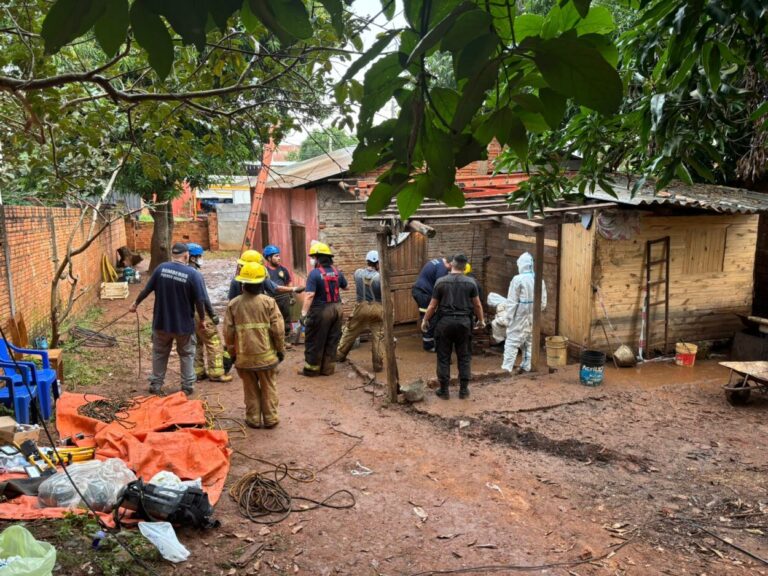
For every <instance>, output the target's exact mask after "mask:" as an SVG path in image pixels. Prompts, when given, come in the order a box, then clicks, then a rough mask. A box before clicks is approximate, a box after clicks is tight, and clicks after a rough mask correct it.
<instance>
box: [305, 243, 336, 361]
mask: <svg viewBox="0 0 768 576" xmlns="http://www.w3.org/2000/svg"><path fill="white" fill-rule="evenodd" d="M309 256H310V265H311V268H312V271H311V272H310V273H309V275H308V276H307V287H306V292H305V294H304V304H303V305H302V307H301V318H300V322H301V323H302V325H303V326H304V327H305V339H304V368H303V369H301V370H300V371H299V373H300V374H303V375H305V376H321V375H322V376H330V375H331V374H333V373H334V371H335V370H336V349H337V348H338V347H339V340H340V339H341V327H342V319H343V312H342V308H341V295H340V293H339V290H340V289H343V290H346V288H347V279H346V278H345V277H344V274H343V273H342V272H341V271H340V270H338V269H336V268H335V267H334V266H333V252H332V251H331V248H330V247H329V246H328V245H327V244H323V243H322V242H317V243H315V244H313V245H312V247H311V248H310V249H309Z"/></svg>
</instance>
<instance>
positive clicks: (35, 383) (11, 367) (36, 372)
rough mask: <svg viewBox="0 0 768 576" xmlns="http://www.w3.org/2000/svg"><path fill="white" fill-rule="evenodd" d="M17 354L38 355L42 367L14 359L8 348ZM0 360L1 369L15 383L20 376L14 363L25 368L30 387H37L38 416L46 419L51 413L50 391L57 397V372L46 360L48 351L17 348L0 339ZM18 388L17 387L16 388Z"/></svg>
mask: <svg viewBox="0 0 768 576" xmlns="http://www.w3.org/2000/svg"><path fill="white" fill-rule="evenodd" d="M9 348H10V350H11V351H12V352H16V353H17V354H26V355H29V356H40V358H41V359H42V361H43V367H42V368H38V367H37V366H35V363H34V362H26V361H14V360H13V358H11V355H10V353H9V351H8V349H9ZM0 362H2V363H3V366H2V368H3V371H4V372H5V375H6V376H10V377H11V378H12V379H13V380H14V382H15V383H16V384H20V383H21V382H22V376H21V375H20V374H19V373H18V372H19V371H18V370H17V369H16V365H17V364H18V366H19V368H22V369H23V368H26V369H27V370H28V371H29V373H28V378H29V383H30V386H31V387H34V388H35V389H37V391H38V392H37V398H38V402H39V404H40V414H39V416H40V417H41V418H42V419H43V420H48V419H49V418H50V417H51V414H52V413H53V404H52V402H51V392H53V393H54V396H55V397H56V398H57V399H58V397H59V394H58V391H59V390H58V386H57V385H56V380H57V374H56V370H53V369H51V364H50V362H49V361H48V352H46V351H45V350H32V349H27V348H18V347H17V346H14V345H13V344H11V343H9V342H6V341H5V340H2V339H0ZM16 389H18V388H16Z"/></svg>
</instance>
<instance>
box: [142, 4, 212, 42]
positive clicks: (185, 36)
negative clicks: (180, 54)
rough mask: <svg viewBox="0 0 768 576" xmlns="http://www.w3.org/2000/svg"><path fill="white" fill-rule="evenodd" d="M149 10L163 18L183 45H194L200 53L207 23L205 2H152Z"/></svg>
mask: <svg viewBox="0 0 768 576" xmlns="http://www.w3.org/2000/svg"><path fill="white" fill-rule="evenodd" d="M151 10H152V11H153V12H155V13H157V14H159V15H160V16H163V17H165V19H166V20H167V21H168V23H169V24H170V25H171V28H173V29H174V30H175V31H176V32H177V33H178V34H179V36H181V40H182V41H183V42H184V44H194V45H195V47H196V48H197V49H198V50H200V51H201V52H202V50H203V49H204V48H205V31H206V25H207V23H208V5H207V4H206V1H205V0H154V1H153V2H152V3H151Z"/></svg>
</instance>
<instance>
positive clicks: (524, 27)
mask: <svg viewBox="0 0 768 576" xmlns="http://www.w3.org/2000/svg"><path fill="white" fill-rule="evenodd" d="M542 26H544V17H543V16H539V15H538V14H520V15H519V16H518V17H517V18H515V28H514V29H515V40H516V41H517V43H518V44H519V43H520V42H522V41H523V40H525V39H526V38H528V37H529V36H539V35H540V34H541V28H542Z"/></svg>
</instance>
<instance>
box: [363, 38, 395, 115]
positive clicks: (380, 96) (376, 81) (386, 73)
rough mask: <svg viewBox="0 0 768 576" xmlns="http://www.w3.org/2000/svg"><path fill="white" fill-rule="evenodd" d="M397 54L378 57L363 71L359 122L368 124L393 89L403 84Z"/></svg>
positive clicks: (389, 96) (387, 99)
mask: <svg viewBox="0 0 768 576" xmlns="http://www.w3.org/2000/svg"><path fill="white" fill-rule="evenodd" d="M401 72H402V68H401V66H400V61H399V59H398V56H397V54H396V53H395V54H389V55H387V56H384V57H383V58H380V59H379V60H377V61H376V62H374V64H373V65H372V66H371V67H370V68H369V69H368V71H367V72H366V73H365V80H364V82H363V88H364V93H363V98H362V102H361V104H362V106H361V107H360V124H361V125H362V126H364V127H367V126H370V124H371V122H372V121H373V115H374V114H375V113H376V112H378V110H379V109H380V108H381V107H382V106H384V104H386V103H387V102H388V101H389V99H390V98H392V95H393V94H394V92H395V90H397V89H398V88H400V87H401V86H403V85H404V84H405V82H406V80H405V78H401V77H400V76H399V75H400V73H401Z"/></svg>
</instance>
